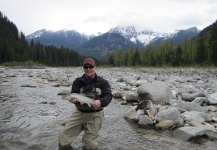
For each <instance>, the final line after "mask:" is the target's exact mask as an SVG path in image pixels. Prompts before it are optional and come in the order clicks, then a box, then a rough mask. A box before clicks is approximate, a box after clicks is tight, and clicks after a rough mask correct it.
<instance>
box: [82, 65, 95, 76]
mask: <svg viewBox="0 0 217 150" xmlns="http://www.w3.org/2000/svg"><path fill="white" fill-rule="evenodd" d="M83 69H84V73H85V75H86V76H87V77H88V78H93V77H94V76H95V73H96V66H92V65H90V64H85V65H84V67H83Z"/></svg>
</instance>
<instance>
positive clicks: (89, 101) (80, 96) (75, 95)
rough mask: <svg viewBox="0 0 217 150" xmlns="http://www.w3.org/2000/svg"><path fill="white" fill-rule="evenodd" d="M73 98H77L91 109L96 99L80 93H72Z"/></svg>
mask: <svg viewBox="0 0 217 150" xmlns="http://www.w3.org/2000/svg"><path fill="white" fill-rule="evenodd" d="M71 97H72V98H77V99H78V101H79V102H80V103H81V105H82V104H87V105H88V106H89V107H91V104H92V103H93V102H94V99H91V98H89V97H87V96H85V95H83V94H78V93H72V94H71Z"/></svg>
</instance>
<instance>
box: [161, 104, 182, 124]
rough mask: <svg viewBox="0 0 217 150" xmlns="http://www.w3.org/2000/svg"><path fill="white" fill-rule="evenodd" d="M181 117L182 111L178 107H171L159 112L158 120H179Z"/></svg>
mask: <svg viewBox="0 0 217 150" xmlns="http://www.w3.org/2000/svg"><path fill="white" fill-rule="evenodd" d="M179 117H180V112H179V110H178V109H177V108H175V107H171V108H168V109H165V110H162V111H160V112H158V114H157V121H159V122H161V121H164V120H178V119H179Z"/></svg>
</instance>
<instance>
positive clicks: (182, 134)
mask: <svg viewBox="0 0 217 150" xmlns="http://www.w3.org/2000/svg"><path fill="white" fill-rule="evenodd" d="M204 134H205V129H204V128H199V127H190V126H187V127H180V128H178V129H176V130H175V131H174V132H173V135H174V136H175V137H176V138H179V139H181V140H184V141H188V140H189V139H191V138H193V137H196V136H202V135H204Z"/></svg>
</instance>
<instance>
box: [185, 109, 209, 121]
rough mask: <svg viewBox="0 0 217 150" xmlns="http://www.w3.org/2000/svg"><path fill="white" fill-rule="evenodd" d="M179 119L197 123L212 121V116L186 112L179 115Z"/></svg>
mask: <svg viewBox="0 0 217 150" xmlns="http://www.w3.org/2000/svg"><path fill="white" fill-rule="evenodd" d="M181 117H182V118H183V119H184V120H185V121H195V122H198V123H202V122H204V121H211V120H212V116H211V115H210V114H207V113H205V112H199V111H186V112H184V113H182V114H181Z"/></svg>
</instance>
